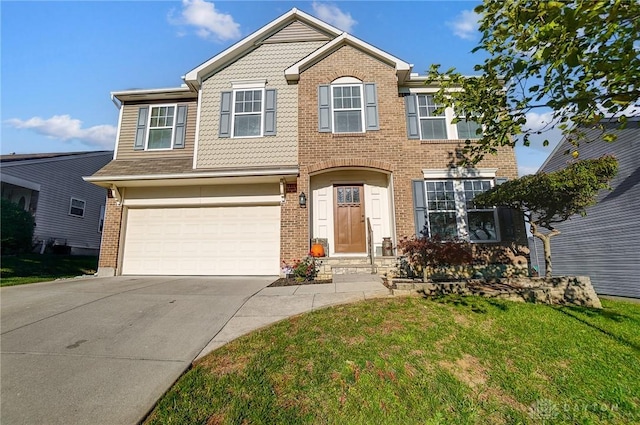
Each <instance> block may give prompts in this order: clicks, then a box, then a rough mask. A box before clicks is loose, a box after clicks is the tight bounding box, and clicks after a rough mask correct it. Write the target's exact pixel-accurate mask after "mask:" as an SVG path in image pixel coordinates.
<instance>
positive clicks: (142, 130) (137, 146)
mask: <svg viewBox="0 0 640 425" xmlns="http://www.w3.org/2000/svg"><path fill="white" fill-rule="evenodd" d="M148 114H149V107H148V106H144V107H142V108H140V109H138V122H137V124H136V139H135V141H134V143H133V149H134V150H137V151H139V150H144V143H145V141H146V138H147V116H148Z"/></svg>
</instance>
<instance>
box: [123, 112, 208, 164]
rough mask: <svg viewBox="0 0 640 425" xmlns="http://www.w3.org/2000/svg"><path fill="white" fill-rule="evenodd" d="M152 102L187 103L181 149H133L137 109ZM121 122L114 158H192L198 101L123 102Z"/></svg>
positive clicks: (136, 127) (136, 126)
mask: <svg viewBox="0 0 640 425" xmlns="http://www.w3.org/2000/svg"><path fill="white" fill-rule="evenodd" d="M154 104H163V105H165V104H167V105H172V104H177V105H178V106H180V105H187V122H186V125H185V138H184V148H183V149H171V150H162V151H145V150H144V148H143V149H142V150H136V149H134V143H135V140H136V131H137V129H138V125H137V124H138V110H139V109H140V108H141V107H144V106H149V105H154ZM122 107H123V108H124V109H123V110H122V122H121V123H120V139H119V141H118V153H117V158H116V159H141V158H193V149H194V145H195V139H196V117H197V115H198V102H197V101H196V100H193V101H189V102H185V101H171V100H164V101H158V102H149V103H144V104H125V105H123V106H122Z"/></svg>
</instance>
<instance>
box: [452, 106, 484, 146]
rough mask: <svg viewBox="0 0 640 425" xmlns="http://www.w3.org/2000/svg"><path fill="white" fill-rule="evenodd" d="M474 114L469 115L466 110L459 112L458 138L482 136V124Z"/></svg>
mask: <svg viewBox="0 0 640 425" xmlns="http://www.w3.org/2000/svg"><path fill="white" fill-rule="evenodd" d="M473 117H474V115H473V114H470V115H469V117H467V114H465V113H464V112H459V113H458V117H457V118H458V120H459V121H458V122H457V123H456V129H457V130H458V139H465V140H466V139H478V138H480V135H481V134H480V133H481V131H480V132H478V130H479V129H482V126H481V125H480V124H478V123H477V122H476V121H474V120H473Z"/></svg>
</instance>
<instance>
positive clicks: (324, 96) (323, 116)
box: [318, 85, 331, 133]
mask: <svg viewBox="0 0 640 425" xmlns="http://www.w3.org/2000/svg"><path fill="white" fill-rule="evenodd" d="M330 90H331V87H330V86H328V85H321V86H319V87H318V131H319V132H321V133H331V96H330Z"/></svg>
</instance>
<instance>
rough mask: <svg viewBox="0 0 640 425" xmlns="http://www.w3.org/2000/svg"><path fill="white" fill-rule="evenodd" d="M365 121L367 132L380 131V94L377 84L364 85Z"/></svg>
mask: <svg viewBox="0 0 640 425" xmlns="http://www.w3.org/2000/svg"><path fill="white" fill-rule="evenodd" d="M364 106H365V111H364V119H365V123H366V129H367V131H370V130H380V123H379V122H378V93H377V90H376V84H375V83H366V84H365V85H364Z"/></svg>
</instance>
